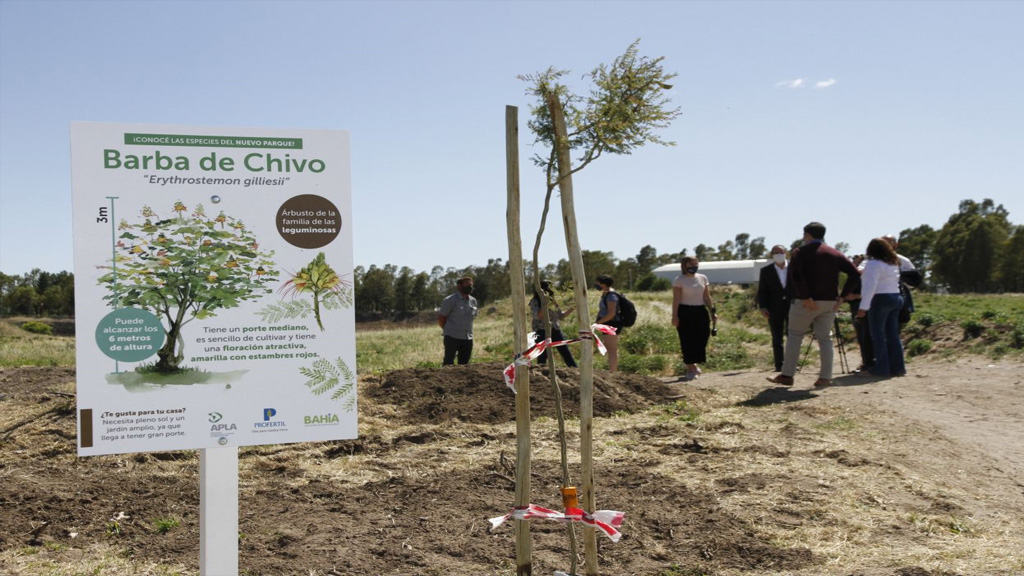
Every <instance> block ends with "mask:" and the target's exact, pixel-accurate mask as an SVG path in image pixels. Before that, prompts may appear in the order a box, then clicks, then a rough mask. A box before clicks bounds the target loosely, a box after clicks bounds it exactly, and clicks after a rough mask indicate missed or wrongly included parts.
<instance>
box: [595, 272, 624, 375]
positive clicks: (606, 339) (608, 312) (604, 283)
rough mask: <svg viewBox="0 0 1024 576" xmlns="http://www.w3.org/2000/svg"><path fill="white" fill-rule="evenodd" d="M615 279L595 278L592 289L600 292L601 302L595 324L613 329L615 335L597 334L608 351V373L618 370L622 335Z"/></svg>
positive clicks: (605, 276) (609, 277) (607, 277)
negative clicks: (620, 337) (614, 286)
mask: <svg viewBox="0 0 1024 576" xmlns="http://www.w3.org/2000/svg"><path fill="white" fill-rule="evenodd" d="M613 284H615V279H614V278H612V277H611V276H608V275H607V274H602V275H600V276H598V277H597V282H595V283H594V288H595V289H596V290H600V291H601V300H600V303H599V305H598V309H597V319H596V320H595V322H596V323H597V324H604V325H605V326H611V327H612V328H615V334H598V337H599V338H600V339H601V342H602V343H603V344H604V346H605V348H607V349H608V371H609V372H616V371H618V369H619V334H622V323H621V322H620V321H619V294H618V293H617V292H615V289H614V288H612V285H613Z"/></svg>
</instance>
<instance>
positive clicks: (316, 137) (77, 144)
mask: <svg viewBox="0 0 1024 576" xmlns="http://www.w3.org/2000/svg"><path fill="white" fill-rule="evenodd" d="M71 160H72V189H73V200H74V241H75V328H76V334H77V382H78V389H77V396H78V409H79V420H78V423H79V435H78V438H79V448H78V453H79V455H82V456H88V455H98V454H117V453H128V452H151V451H161V450H181V449H201V448H207V447H215V446H246V445H256V444H279V443H287V442H305V441H318V440H334V439H345V438H355V437H356V436H357V418H356V413H357V411H356V364H355V315H354V310H353V290H352V270H353V258H352V210H351V191H350V165H349V139H348V133H347V132H345V131H335V130H282V129H263V128H211V127H194V126H166V125H137V124H106V123H73V124H72V125H71Z"/></svg>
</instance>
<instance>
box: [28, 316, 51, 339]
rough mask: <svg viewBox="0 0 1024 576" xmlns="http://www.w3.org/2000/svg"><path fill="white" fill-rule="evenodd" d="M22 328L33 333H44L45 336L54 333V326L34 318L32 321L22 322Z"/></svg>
mask: <svg viewBox="0 0 1024 576" xmlns="http://www.w3.org/2000/svg"><path fill="white" fill-rule="evenodd" d="M21 329H22V330H25V331H26V332H31V333H33V334H43V335H45V336H52V335H53V326H50V325H49V324H45V323H43V322H36V321H34V320H33V321H32V322H25V323H24V324H22V325H21Z"/></svg>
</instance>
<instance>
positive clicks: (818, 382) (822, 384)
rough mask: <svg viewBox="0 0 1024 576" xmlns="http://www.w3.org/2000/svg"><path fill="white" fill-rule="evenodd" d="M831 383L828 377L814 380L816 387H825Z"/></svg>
mask: <svg viewBox="0 0 1024 576" xmlns="http://www.w3.org/2000/svg"><path fill="white" fill-rule="evenodd" d="M831 385H832V381H831V380H829V379H828V378H818V379H817V380H815V381H814V387H815V388H825V387H826V386H831Z"/></svg>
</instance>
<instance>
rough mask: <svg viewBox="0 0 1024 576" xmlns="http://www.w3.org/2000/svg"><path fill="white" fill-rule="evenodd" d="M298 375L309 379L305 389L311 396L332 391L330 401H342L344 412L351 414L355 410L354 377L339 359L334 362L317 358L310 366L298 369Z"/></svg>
mask: <svg viewBox="0 0 1024 576" xmlns="http://www.w3.org/2000/svg"><path fill="white" fill-rule="evenodd" d="M299 373H301V374H302V375H303V376H305V377H306V378H309V380H308V381H306V387H307V388H309V389H310V390H311V391H312V392H313V394H316V395H317V396H321V395H323V394H326V393H327V392H330V391H331V390H334V393H333V394H331V400H343V402H342V408H344V409H345V411H346V412H351V411H352V410H354V409H355V405H356V394H355V384H356V377H355V374H353V373H352V370H351V369H349V367H348V365H347V364H345V361H344V360H342V359H341V358H338V359H337V360H335V361H334V362H331V361H330V360H328V359H326V358H317V360H316V361H315V362H313V365H312V366H309V367H305V366H303V367H302V368H299Z"/></svg>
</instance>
